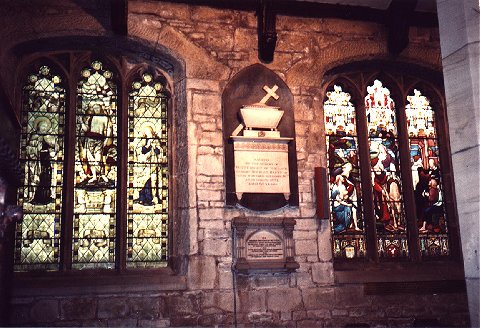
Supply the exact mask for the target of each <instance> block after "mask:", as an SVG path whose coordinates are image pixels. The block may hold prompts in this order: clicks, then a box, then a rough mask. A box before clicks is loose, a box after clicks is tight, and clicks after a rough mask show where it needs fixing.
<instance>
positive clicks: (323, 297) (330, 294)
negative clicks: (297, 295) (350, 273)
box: [302, 288, 334, 310]
mask: <svg viewBox="0 0 480 328" xmlns="http://www.w3.org/2000/svg"><path fill="white" fill-rule="evenodd" d="M302 298H303V305H304V306H305V309H307V310H318V309H332V308H333V302H334V290H333V288H309V289H303V290H302Z"/></svg>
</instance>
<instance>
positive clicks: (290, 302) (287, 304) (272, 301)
mask: <svg viewBox="0 0 480 328" xmlns="http://www.w3.org/2000/svg"><path fill="white" fill-rule="evenodd" d="M301 307H302V295H301V293H300V290H299V289H297V288H275V289H270V290H268V291H267V308H268V310H271V311H274V312H279V311H280V312H290V311H293V310H298V309H300V308H301Z"/></svg>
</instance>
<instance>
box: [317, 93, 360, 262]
mask: <svg viewBox="0 0 480 328" xmlns="http://www.w3.org/2000/svg"><path fill="white" fill-rule="evenodd" d="M327 98H328V99H327V101H325V103H324V110H325V129H326V134H327V165H328V179H329V199H330V201H329V203H330V222H331V227H332V232H333V240H332V242H333V246H332V247H333V254H334V257H336V258H359V257H364V256H365V255H366V250H365V231H364V221H363V213H362V207H361V183H360V168H359V163H358V153H357V149H358V148H357V147H358V141H357V137H356V131H357V127H356V116H355V115H356V114H355V107H354V106H353V104H352V103H351V102H350V95H349V94H348V93H346V92H343V91H342V88H341V87H340V86H336V85H335V86H334V89H333V91H328V92H327Z"/></svg>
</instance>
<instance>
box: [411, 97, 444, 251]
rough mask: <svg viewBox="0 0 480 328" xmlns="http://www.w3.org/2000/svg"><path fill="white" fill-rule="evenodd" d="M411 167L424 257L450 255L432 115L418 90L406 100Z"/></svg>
mask: <svg viewBox="0 0 480 328" xmlns="http://www.w3.org/2000/svg"><path fill="white" fill-rule="evenodd" d="M407 101H408V104H407V105H406V106H405V114H406V117H407V126H408V132H409V139H408V141H409V148H410V164H411V168H412V180H413V188H414V196H415V206H416V215H417V220H418V227H419V235H420V236H419V238H420V251H421V253H422V255H423V256H427V257H428V256H444V255H448V254H449V246H448V231H447V216H446V212H445V204H444V195H443V186H442V179H441V173H440V170H441V168H440V160H439V147H438V139H437V137H436V136H437V131H436V122H435V112H434V111H433V109H432V107H431V106H430V102H429V100H428V99H427V98H426V97H425V96H423V95H422V93H421V92H420V91H419V90H416V89H415V90H414V91H413V95H409V96H407Z"/></svg>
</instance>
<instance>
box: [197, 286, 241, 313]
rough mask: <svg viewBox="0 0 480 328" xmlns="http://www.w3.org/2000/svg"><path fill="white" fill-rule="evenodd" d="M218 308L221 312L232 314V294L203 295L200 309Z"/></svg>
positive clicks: (214, 293) (229, 292)
mask: <svg viewBox="0 0 480 328" xmlns="http://www.w3.org/2000/svg"><path fill="white" fill-rule="evenodd" d="M212 307H213V308H219V309H221V310H222V311H226V312H233V292H231V291H227V292H221V293H220V292H213V293H205V294H204V296H203V303H202V308H204V309H205V308H212Z"/></svg>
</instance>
